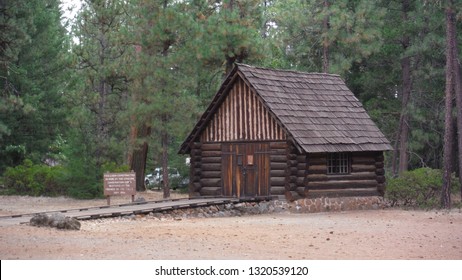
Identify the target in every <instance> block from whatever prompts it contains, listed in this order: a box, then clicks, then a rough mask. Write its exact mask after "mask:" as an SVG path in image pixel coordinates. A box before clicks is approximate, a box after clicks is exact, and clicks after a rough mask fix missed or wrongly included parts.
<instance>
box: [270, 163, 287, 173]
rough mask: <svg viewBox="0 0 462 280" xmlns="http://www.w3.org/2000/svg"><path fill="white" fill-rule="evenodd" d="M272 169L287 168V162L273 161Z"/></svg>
mask: <svg viewBox="0 0 462 280" xmlns="http://www.w3.org/2000/svg"><path fill="white" fill-rule="evenodd" d="M270 165H271V170H284V171H285V170H286V167H287V163H285V162H284V163H279V162H271V163H270Z"/></svg>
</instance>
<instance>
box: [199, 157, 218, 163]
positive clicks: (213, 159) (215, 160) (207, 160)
mask: <svg viewBox="0 0 462 280" xmlns="http://www.w3.org/2000/svg"><path fill="white" fill-rule="evenodd" d="M221 161H222V158H221V157H203V158H202V163H204V164H207V163H220V164H221Z"/></svg>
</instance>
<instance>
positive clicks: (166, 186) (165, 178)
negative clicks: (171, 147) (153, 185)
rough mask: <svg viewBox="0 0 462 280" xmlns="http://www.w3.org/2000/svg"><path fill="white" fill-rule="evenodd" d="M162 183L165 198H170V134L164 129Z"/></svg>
mask: <svg viewBox="0 0 462 280" xmlns="http://www.w3.org/2000/svg"><path fill="white" fill-rule="evenodd" d="M161 138H162V171H163V172H162V181H163V190H164V198H169V197H170V182H169V178H168V175H169V174H168V133H167V131H166V130H165V128H164V131H162V136H161Z"/></svg>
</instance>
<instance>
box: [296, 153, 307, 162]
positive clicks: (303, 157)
mask: <svg viewBox="0 0 462 280" xmlns="http://www.w3.org/2000/svg"><path fill="white" fill-rule="evenodd" d="M296 160H297V161H298V162H299V163H301V162H303V163H305V162H306V155H297V158H296Z"/></svg>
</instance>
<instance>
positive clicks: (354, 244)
mask: <svg viewBox="0 0 462 280" xmlns="http://www.w3.org/2000/svg"><path fill="white" fill-rule="evenodd" d="M156 195H157V194H155V193H154V194H151V193H145V194H142V195H141V196H143V197H145V198H147V199H151V198H154V197H155V196H156ZM148 196H149V197H148ZM125 202H127V201H125ZM101 203H103V205H104V203H105V200H98V201H97V200H94V201H78V200H73V199H69V198H32V197H0V208H1V210H0V214H1V215H7V214H13V213H25V212H30V210H31V209H34V210H36V211H34V212H38V211H44V210H56V209H65V208H76V207H81V206H84V207H86V206H99V205H102V204H101ZM44 208H46V209H44ZM461 232H462V211H460V210H458V209H457V210H452V211H450V212H436V211H404V210H396V209H388V210H370V211H352V212H341V213H318V214H290V213H281V214H273V215H260V216H246V217H228V218H203V219H182V220H158V219H154V218H150V217H149V216H143V217H141V216H139V217H137V218H136V219H129V218H115V219H102V220H91V221H84V222H82V228H81V230H80V231H62V230H57V229H52V228H36V227H32V226H29V225H13V226H4V227H0V259H3V260H5V259H458V260H461V259H462V235H461Z"/></svg>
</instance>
